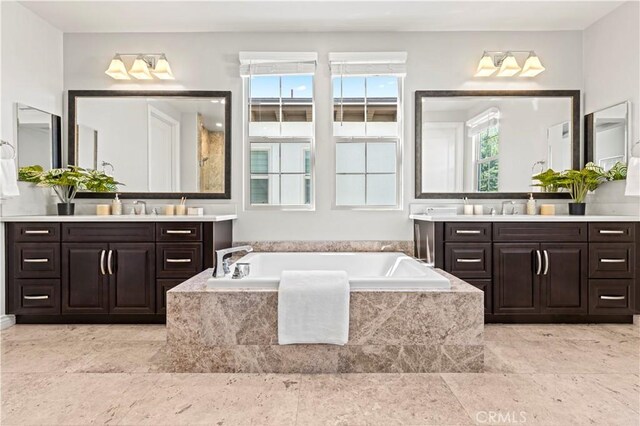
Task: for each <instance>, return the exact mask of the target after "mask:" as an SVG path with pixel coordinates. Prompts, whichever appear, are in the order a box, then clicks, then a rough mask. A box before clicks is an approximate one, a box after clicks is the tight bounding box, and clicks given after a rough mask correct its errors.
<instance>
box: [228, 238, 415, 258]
mask: <svg viewBox="0 0 640 426" xmlns="http://www.w3.org/2000/svg"><path fill="white" fill-rule="evenodd" d="M233 245H234V246H244V245H250V246H251V247H253V250H254V251H267V252H272V251H277V252H369V251H389V252H400V253H404V254H406V255H409V256H413V240H410V241H404V240H395V241H391V240H390V241H234V243H233Z"/></svg>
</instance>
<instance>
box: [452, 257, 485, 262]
mask: <svg viewBox="0 0 640 426" xmlns="http://www.w3.org/2000/svg"><path fill="white" fill-rule="evenodd" d="M456 262H459V263H480V262H482V259H477V258H476V259H456Z"/></svg>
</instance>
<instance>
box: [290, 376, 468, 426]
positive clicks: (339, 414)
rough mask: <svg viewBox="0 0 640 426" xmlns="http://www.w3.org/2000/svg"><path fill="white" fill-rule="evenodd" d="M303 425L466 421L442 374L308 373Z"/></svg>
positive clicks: (304, 385) (302, 402)
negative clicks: (309, 374)
mask: <svg viewBox="0 0 640 426" xmlns="http://www.w3.org/2000/svg"><path fill="white" fill-rule="evenodd" d="M298 424H299V425H365V424H366V425H394V424H406V425H466V424H471V419H470V418H469V416H468V415H467V414H466V412H465V410H464V409H463V408H462V406H461V405H460V403H459V402H458V400H457V399H456V398H455V396H454V395H453V394H452V393H451V391H450V390H449V389H448V387H447V386H446V384H445V383H444V381H443V380H442V378H441V377H440V375H438V374H343V375H316V376H313V375H311V376H303V377H302V384H301V386H300V403H299V408H298Z"/></svg>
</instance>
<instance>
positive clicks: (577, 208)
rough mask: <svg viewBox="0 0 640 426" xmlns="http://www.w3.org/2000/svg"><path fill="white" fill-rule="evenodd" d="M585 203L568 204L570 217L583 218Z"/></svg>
mask: <svg viewBox="0 0 640 426" xmlns="http://www.w3.org/2000/svg"><path fill="white" fill-rule="evenodd" d="M586 208H587V204H586V203H569V214H570V215H572V216H584V212H585V210H586Z"/></svg>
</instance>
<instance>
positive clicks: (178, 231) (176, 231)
mask: <svg viewBox="0 0 640 426" xmlns="http://www.w3.org/2000/svg"><path fill="white" fill-rule="evenodd" d="M190 233H191V231H190V230H188V229H167V234H190Z"/></svg>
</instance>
